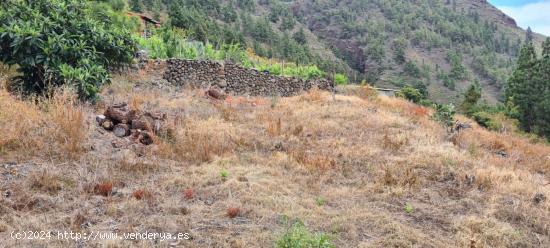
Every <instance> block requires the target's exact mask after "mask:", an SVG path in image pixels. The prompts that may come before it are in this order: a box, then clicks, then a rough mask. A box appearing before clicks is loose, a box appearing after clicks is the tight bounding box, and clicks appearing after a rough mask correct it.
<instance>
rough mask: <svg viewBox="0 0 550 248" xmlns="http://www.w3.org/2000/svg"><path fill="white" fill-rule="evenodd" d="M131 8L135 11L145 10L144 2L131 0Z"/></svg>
mask: <svg viewBox="0 0 550 248" xmlns="http://www.w3.org/2000/svg"><path fill="white" fill-rule="evenodd" d="M130 9H131V10H132V11H134V12H138V13H141V12H143V3H142V2H141V0H130Z"/></svg>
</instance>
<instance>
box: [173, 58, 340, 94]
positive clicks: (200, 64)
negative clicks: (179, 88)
mask: <svg viewBox="0 0 550 248" xmlns="http://www.w3.org/2000/svg"><path fill="white" fill-rule="evenodd" d="M164 79H166V80H167V81H168V82H170V83H172V84H176V85H187V86H192V87H201V88H206V87H210V86H218V87H219V88H221V89H223V90H224V91H225V92H227V93H230V94H235V95H250V96H292V95H296V94H299V93H300V92H302V91H304V90H309V89H311V88H312V87H314V86H317V87H318V88H319V89H322V90H329V91H332V90H333V88H334V86H333V84H332V83H331V82H330V81H328V80H326V79H315V80H303V79H300V78H291V77H280V76H275V75H270V74H269V73H264V72H259V71H257V70H254V69H247V68H243V67H241V66H238V65H236V64H233V63H225V64H222V63H218V62H215V61H201V60H182V59H169V60H167V61H166V71H165V73H164Z"/></svg>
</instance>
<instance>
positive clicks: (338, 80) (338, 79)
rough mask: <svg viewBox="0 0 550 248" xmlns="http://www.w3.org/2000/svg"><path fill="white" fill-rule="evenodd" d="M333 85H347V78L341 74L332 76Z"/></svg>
mask: <svg viewBox="0 0 550 248" xmlns="http://www.w3.org/2000/svg"><path fill="white" fill-rule="evenodd" d="M334 83H336V84H337V85H344V84H347V83H348V77H347V76H346V75H344V74H341V73H336V74H334Z"/></svg>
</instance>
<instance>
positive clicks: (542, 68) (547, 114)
mask: <svg viewBox="0 0 550 248" xmlns="http://www.w3.org/2000/svg"><path fill="white" fill-rule="evenodd" d="M537 69H538V70H537V75H538V76H537V80H538V83H539V84H540V85H541V94H542V98H541V101H540V102H539V107H538V108H537V112H538V113H539V116H540V118H538V119H537V129H538V131H539V134H541V135H544V136H546V137H547V138H550V38H546V41H545V42H543V43H542V58H541V59H540V61H539V64H538V68H537Z"/></svg>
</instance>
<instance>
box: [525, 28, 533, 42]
mask: <svg viewBox="0 0 550 248" xmlns="http://www.w3.org/2000/svg"><path fill="white" fill-rule="evenodd" d="M532 41H533V31H532V30H531V27H527V32H525V43H529V42H532Z"/></svg>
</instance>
